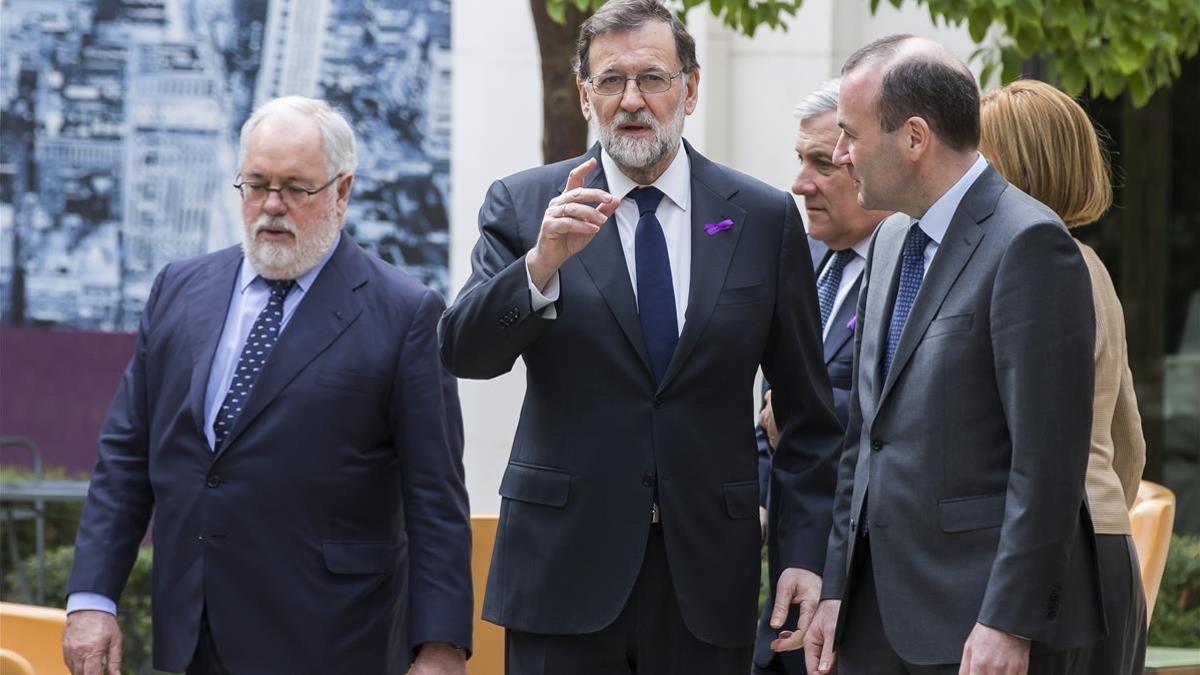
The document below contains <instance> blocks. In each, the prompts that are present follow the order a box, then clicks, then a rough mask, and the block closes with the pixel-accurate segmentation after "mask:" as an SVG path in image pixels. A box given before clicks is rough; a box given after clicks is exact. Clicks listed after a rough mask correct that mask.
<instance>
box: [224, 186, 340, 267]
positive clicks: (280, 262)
mask: <svg viewBox="0 0 1200 675" xmlns="http://www.w3.org/2000/svg"><path fill="white" fill-rule="evenodd" d="M268 226H270V227H271V228H272V229H283V230H287V231H288V232H290V233H291V234H292V237H293V238H294V241H292V242H291V243H285V242H275V241H259V239H258V233H259V232H261V231H262V230H263V229H265V228H267V227H268ZM340 232H341V228H340V227H338V216H337V204H336V202H331V204H330V208H329V211H328V213H326V214H325V216H324V217H323V218H321V219H320V220H317V221H315V222H314V223H313V228H312V231H311V232H309V233H308V234H301V233H300V232H298V231H297V229H296V226H295V225H293V224H292V223H291V221H289V220H288V219H287V218H286V217H282V216H277V217H272V216H269V215H267V214H265V213H264V214H263V215H261V216H259V217H258V219H257V220H255V221H254V222H253V223H252V224H250V225H247V226H246V227H244V228H242V250H243V251H244V252H245V254H246V257H247V258H248V259H249V260H250V264H251V265H253V266H254V269H255V270H257V271H258V273H259V275H260V276H262V278H264V279H272V280H274V279H295V278H297V277H299V276H301V275H302V274H304V273H305V272H308V271H309V270H311V269H312V268H314V267H316V266H317V263H319V262H321V259H322V258H324V257H325V254H326V253H328V252H329V249H330V247H332V246H333V243H334V242H335V241H337V238H338V234H339V233H340Z"/></svg>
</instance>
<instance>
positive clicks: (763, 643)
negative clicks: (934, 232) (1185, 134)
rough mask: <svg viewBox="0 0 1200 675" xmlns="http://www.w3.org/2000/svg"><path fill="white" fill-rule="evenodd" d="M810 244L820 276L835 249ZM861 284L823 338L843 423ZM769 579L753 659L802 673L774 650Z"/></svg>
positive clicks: (794, 656) (761, 442) (764, 459)
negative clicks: (777, 661)
mask: <svg viewBox="0 0 1200 675" xmlns="http://www.w3.org/2000/svg"><path fill="white" fill-rule="evenodd" d="M808 247H809V250H810V252H811V254H812V262H813V267H814V276H816V277H817V278H820V276H821V272H822V271H823V270H824V269H825V265H827V264H829V259H830V258H831V257H833V251H830V250H829V247H827V246H825V244H822V243H821V242H819V241H817V240H816V239H813V238H811V237H810V238H809V240H808ZM861 286H862V275H859V278H858V279H857V280H855V282H854V285H853V286H851V287H850V291H849V293H847V294H846V299H845V300H843V301H842V304H841V306H840V307H838V311H837V314H835V315H834V316H833V317H832V318H830V326H829V334H828V335H826V336H825V340H824V352H823V353H824V357H825V370H826V372H828V373H829V382H830V384H831V385H832V386H833V389H832V391H833V412H834V413H835V414H836V415H837V418H838V421H839V422H841V423H842V425H843V426H845V424H846V421H847V418H848V416H849V414H850V384H851V381H852V379H853V375H854V340H853V339H852V338H853V337H854V328H853V327H852V326H853V324H851V323H850V319H851V318H852V317H854V310H855V309H857V307H858V290H859V287H861ZM770 387H771V385H770V383H769V382H768V381H767V380H766V379H765V378H764V379H763V393H764V395H765V394H766V391H767V390H768V389H770ZM755 434H756V439H757V441H758V476H759V482H758V486H759V490H760V491H761V492H762V495H761V499H760V501H761V503H762V505H763V506H766V493H767V492H768V485H769V483H768V481H769V480H770V475H771V455H772V454H774V450H772V448H771V446H770V444H769V443H768V442H767V436H766V433H765V432H763V430H762V428H761V427H760V428H758V429H757V430H756V432H755ZM828 497H829V499H831V500H832V498H833V494H832V493H830V494H829V495H828ZM768 581H769V583H770V592H769V593H768V594H767V602H766V604H765V605H763V608H762V611H761V612H760V613H759V617H758V637H757V638H756V639H755V641H754V662H755V663H756V664H758V665H759V666H763V667H766V665H767V664H768V663H770V662H771V659H772V658H780V659H782V660H783V664H784V667H785V668H786V669H787V671H788V672H789V673H803V672H804V654H803V653H802V652H786V653H783V654H778V655H777V654H776V653H775V652H773V651H771V641H772V640H774V639H775V638H776V636H777V635H778V634H779V631H778V630H775V629H773V628H771V625H770V620H771V609H772V608H773V607H774V605H775V582H776V581H777V579H769V580H768ZM796 615H797V612H796V611H795V608H793V611H792V613H791V615H790V616H789V617H788V620H787V622H786V623H785V624H784V627H785V628H794V627H795V625H796Z"/></svg>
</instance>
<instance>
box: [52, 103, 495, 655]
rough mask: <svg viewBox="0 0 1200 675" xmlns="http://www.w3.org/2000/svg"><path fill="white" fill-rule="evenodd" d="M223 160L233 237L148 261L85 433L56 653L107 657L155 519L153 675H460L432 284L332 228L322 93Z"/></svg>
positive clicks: (342, 189)
mask: <svg viewBox="0 0 1200 675" xmlns="http://www.w3.org/2000/svg"><path fill="white" fill-rule="evenodd" d="M239 154H240V157H239V164H240V167H241V173H240V174H239V175H238V177H237V179H236V183H235V186H234V187H236V188H237V189H238V191H239V192H240V193H241V196H242V219H243V224H244V230H243V242H242V246H241V247H231V248H228V249H225V250H223V251H217V252H216V253H211V254H209V255H205V256H201V257H199V258H195V259H192V260H184V261H179V262H173V263H171V264H170V265H168V266H167V267H166V268H165V269H163V271H162V272H161V273H160V274H159V275H158V278H157V279H156V280H155V282H154V286H153V288H152V290H151V292H150V297H149V299H148V301H147V303H146V308H145V311H144V313H143V315H142V321H141V327H140V329H139V332H138V341H137V349H136V352H135V353H134V356H133V360H132V361H131V362H130V364H129V368H128V369H127V370H126V372H125V376H124V379H123V380H122V381H121V384H120V386H119V388H118V390H117V395H116V398H115V400H114V401H113V404H112V408H111V409H110V410H109V414H108V418H107V419H106V421H105V423H104V428H103V429H102V431H101V435H100V442H99V446H100V448H99V450H100V451H99V460H98V462H97V464H96V469H95V473H94V474H93V477H92V483H91V488H90V490H89V493H88V501H87V505H86V506H85V508H84V512H83V519H82V522H81V523H80V526H79V533H78V535H77V538H76V545H75V562H74V567H73V569H72V571H71V580H70V583H69V586H68V591H69V593H70V595H69V597H68V599H67V611H68V613H69V614H68V617H67V628H66V632H65V634H64V637H63V655H64V657H65V660H66V662H67V665H68V667H69V668H70V670H71V672H72V673H74V674H75V675H80V674H84V673H86V674H89V675H90V674H92V673H96V674H98V673H101V672H107V673H109V674H110V675H115V674H116V673H119V672H120V661H121V634H120V631H119V629H118V628H117V623H116V619H115V616H114V615H115V614H116V612H117V604H116V601H117V600H118V598H119V597H120V594H121V590H122V588H123V587H124V585H125V581H126V579H127V577H128V576H129V570H130V567H131V566H132V564H133V561H134V558H135V557H136V555H137V549H138V545H139V543H140V542H141V541H142V538H143V536H144V535H145V532H146V528H147V523H148V522H149V520H150V518H151V514H152V513H153V516H154V532H153V539H154V582H153V601H154V602H153V605H154V617H153V620H154V666H155V668H156V669H158V670H164V671H171V672H179V671H186V672H188V673H198V674H202V675H209V674H221V673H230V672H232V673H403V672H406V671H408V672H410V673H412V674H413V675H417V674H422V675H431V674H434V675H465V673H466V666H465V657H466V650H467V649H469V648H470V643H471V609H472V604H471V603H472V600H471V577H470V563H469V560H470V521H469V515H468V509H467V497H466V488H465V486H464V483H463V466H462V421H461V416H460V412H459V405H458V394H457V388H456V383H455V380H454V378H453V377H451V376H450V374H449V373H448V372H446V370H445V369H444V368H443V367H442V365H441V363H440V359H439V357H438V353H437V340H436V325H437V320H438V317H439V316H440V315H441V312H442V309H443V307H444V305H443V303H442V300H441V298H440V297H439V296H438V294H437V293H435V292H434V291H431V290H429V289H427V288H425V287H424V286H422V285H421V284H420V283H418V282H417V281H416V280H415V279H413V278H412V277H410V276H408V275H407V274H405V273H404V272H402V271H400V270H399V269H397V268H395V267H392V266H390V265H387V264H385V263H383V262H382V261H380V260H379V259H378V258H376V257H374V256H372V255H370V254H368V253H366V252H364V251H363V250H362V249H361V248H359V246H358V245H357V244H356V243H354V241H352V240H351V239H350V237H349V236H348V235H345V234H343V233H342V227H343V223H344V220H345V215H346V207H347V205H348V204H349V201H350V188H351V185H352V184H353V182H354V170H355V163H356V152H355V140H354V132H353V131H352V130H351V128H350V126H349V124H347V122H346V120H345V119H344V118H342V116H341V115H339V114H338V113H337V112H335V111H334V110H333V109H332V108H330V107H329V105H328V104H327V103H325V102H324V101H318V100H314V99H305V98H299V97H288V98H282V99H276V100H274V101H271V102H269V103H267V104H265V105H264V106H262V107H261V108H259V109H258V110H256V111H255V112H254V113H253V114H252V115H251V116H250V119H249V120H247V121H246V124H245V125H244V126H243V127H242V137H241V147H240V151H239ZM410 665H411V666H412V669H411V670H408V669H409V666H410Z"/></svg>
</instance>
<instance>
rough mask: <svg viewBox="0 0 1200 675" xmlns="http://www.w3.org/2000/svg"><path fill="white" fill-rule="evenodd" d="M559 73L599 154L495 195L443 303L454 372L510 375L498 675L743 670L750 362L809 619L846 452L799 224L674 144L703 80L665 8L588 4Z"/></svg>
mask: <svg viewBox="0 0 1200 675" xmlns="http://www.w3.org/2000/svg"><path fill="white" fill-rule="evenodd" d="M577 74H578V80H577V82H578V86H579V100H580V105H581V108H582V111H583V114H584V116H585V117H587V118H588V120H589V121H590V122H591V123H592V124H593V125H594V128H595V129H596V132H597V136H598V137H599V139H600V142H599V144H598V145H597V146H594V147H593V148H592V149H591V150H589V151H588V152H587V153H586V154H585V155H583V156H581V157H576V158H574V159H570V160H567V161H564V162H559V163H557V164H551V165H549V166H544V167H537V168H534V169H530V170H527V171H522V172H520V173H518V174H515V175H513V176H508V177H506V178H502V179H500V180H498V181H496V182H495V183H494V184H493V185H492V187H491V189H490V190H489V191H488V195H487V197H486V199H485V201H484V204H483V207H482V208H481V209H480V213H479V225H480V237H479V242H478V243H477V244H476V246H475V250H474V253H473V255H472V260H471V264H472V273H471V278H470V279H469V280H468V281H467V284H466V286H465V287H464V288H463V290H462V292H461V293H460V294H459V297H458V299H457V300H456V301H455V303H454V304H453V306H451V307H450V308H449V309H448V310H447V311H446V313H445V314H444V315H443V317H442V323H441V338H442V356H443V358H444V359H445V362H446V364H447V365H448V366H449V367H450V370H451V371H452V372H453V373H454V374H456V375H458V376H460V377H472V378H490V377H495V376H497V375H499V374H501V373H504V372H506V371H508V370H509V369H510V368H512V366H513V363H514V362H515V361H516V360H517V359H518V358H521V359H523V360H524V362H525V365H526V368H527V370H526V373H527V375H526V392H525V402H524V405H523V407H522V410H521V420H520V423H519V424H518V426H517V432H516V438H515V439H514V441H513V448H512V455H511V457H510V459H509V463H508V467H507V469H506V470H505V472H504V478H503V479H502V480H501V483H500V494H501V496H502V497H503V500H502V501H501V505H500V522H499V529H498V531H497V535H496V545H495V552H494V555H493V558H492V567H491V571H490V573H489V575H488V585H487V591H486V595H485V598H484V606H483V616H484V618H485V619H487V620H489V621H493V622H496V623H499V624H501V625H503V626H505V628H506V629H507V630H506V632H505V635H506V647H507V649H506V652H505V654H506V659H507V665H508V669H507V672H508V673H509V674H510V675H526V674H533V673H538V674H553V675H557V674H558V673H572V674H573V675H587V674H590V673H596V674H600V673H603V674H606V675H609V674H612V673H655V674H659V675H670V674H673V673H680V674H682V673H687V674H688V675H704V674H705V673H711V674H713V675H725V674H727V673H739V672H740V673H744V672H746V670H747V669H748V668H749V663H750V654H751V648H752V646H753V644H754V634H755V633H754V627H755V622H754V618H755V609H756V607H755V605H756V600H757V595H758V593H757V591H758V584H759V576H760V572H759V547H760V544H761V536H762V535H761V532H760V529H759V520H758V479H757V468H756V463H757V455H756V452H755V443H754V424H753V417H752V410H753V408H752V405H753V397H754V379H755V376H756V374H757V371H758V369H759V366H760V365H761V366H762V368H763V371H764V372H765V373H766V375H767V377H769V378H771V380H772V381H774V382H775V383H776V391H775V396H774V399H775V414H776V416H777V418H778V419H779V423H780V428H781V429H782V432H781V434H780V438H779V448H778V449H777V450H776V453H775V462H774V466H773V468H772V474H773V475H772V483H771V498H772V502H773V503H772V507H773V508H772V509H771V511H772V517H771V522H770V524H769V527H768V530H769V537H770V539H771V542H772V544H773V546H775V550H776V551H778V556H779V561H780V564H779V565H778V569H780V570H781V572H780V580H779V582H778V588H779V589H780V590H779V593H780V595H781V596H783V597H784V598H785V600H786V601H788V602H797V603H800V604H801V609H802V612H803V613H804V615H805V616H806V617H808V618H810V617H811V615H812V612H813V611H814V610H815V603H816V601H817V600H818V598H819V589H820V576H819V574H818V573H817V571H818V570H820V568H821V566H822V565H823V564H824V556H825V551H824V547H825V544H826V543H827V541H828V534H829V526H830V521H829V517H830V510H831V509H832V499H831V494H832V491H833V484H834V479H835V476H836V462H837V453H838V452H839V451H840V449H841V435H842V434H841V425H840V424H838V421H837V418H836V417H835V416H834V414H833V410H832V404H831V402H830V395H829V389H830V387H829V380H828V376H827V375H826V373H825V368H824V365H823V363H822V361H821V341H820V327H819V324H818V312H817V299H816V293H815V292H814V281H813V269H812V264H811V263H810V259H809V251H808V245H807V242H806V239H805V237H804V229H803V224H802V222H801V220H800V214H799V212H798V211H797V209H796V204H795V202H794V201H793V200H792V198H791V196H790V195H788V194H786V193H784V192H782V191H780V190H777V189H774V188H772V187H770V186H767V185H765V184H763V183H761V182H759V181H756V180H754V179H752V178H750V177H748V176H745V175H743V174H739V173H737V172H736V171H733V170H732V169H729V168H726V167H723V166H720V165H718V164H716V163H714V162H712V161H710V160H708V159H706V158H705V157H704V156H703V155H701V154H700V153H698V152H696V150H695V149H694V148H692V147H691V146H689V145H688V144H687V143H686V142H684V141H683V139H682V132H683V121H684V118H685V116H686V115H687V114H688V113H690V112H691V111H692V110H693V109H694V108H695V105H696V100H697V93H698V86H699V81H700V71H699V67H698V65H697V63H696V56H695V43H694V42H693V40H692V38H691V36H690V35H688V34H687V31H686V30H685V29H684V27H683V25H682V24H681V23H680V22H679V20H678V19H677V18H676V17H675V16H674V15H673V14H672V13H671V11H670V10H669V9H667V8H665V7H663V6H662V5H661V4H659V3H658V2H656V1H655V0H613V1H612V2H609V3H607V4H605V5H604V6H603V7H602V8H600V9H599V10H597V12H596V13H595V14H594V15H593V16H592V17H591V18H590V19H589V20H588V21H587V22H585V23H584V25H583V26H582V28H581V31H580V39H579V52H578V63H577ZM803 623H804V625H806V626H807V623H808V620H807V618H806V619H805V620H804V621H803Z"/></svg>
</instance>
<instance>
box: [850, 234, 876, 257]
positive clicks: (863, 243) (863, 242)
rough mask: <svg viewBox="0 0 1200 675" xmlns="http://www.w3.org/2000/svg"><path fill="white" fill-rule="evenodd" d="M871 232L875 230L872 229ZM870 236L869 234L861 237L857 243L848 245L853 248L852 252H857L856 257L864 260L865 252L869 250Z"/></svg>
mask: <svg viewBox="0 0 1200 675" xmlns="http://www.w3.org/2000/svg"><path fill="white" fill-rule="evenodd" d="M876 229H878V228H876ZM871 232H872V235H873V234H874V232H875V230H872V231H871ZM871 238H872V237H871V235H868V236H866V237H863V238H862V239H860V240H859V241H858V243H857V244H855V245H853V246H851V247H850V248H852V249H854V252H855V253H857V254H858V257H860V258H862V259H863V260H866V259H867V254H868V253H870V252H871Z"/></svg>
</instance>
